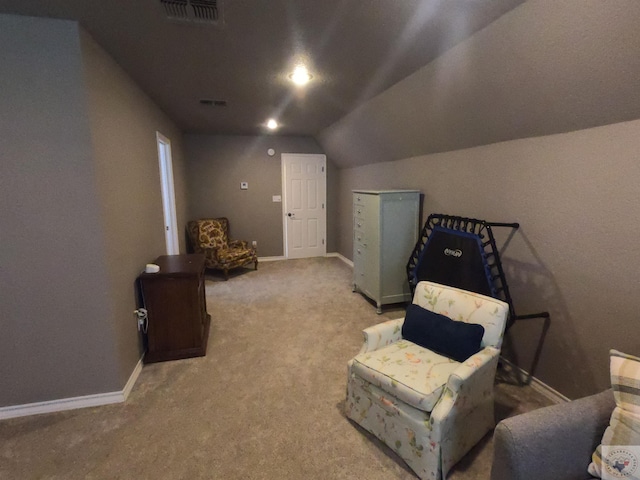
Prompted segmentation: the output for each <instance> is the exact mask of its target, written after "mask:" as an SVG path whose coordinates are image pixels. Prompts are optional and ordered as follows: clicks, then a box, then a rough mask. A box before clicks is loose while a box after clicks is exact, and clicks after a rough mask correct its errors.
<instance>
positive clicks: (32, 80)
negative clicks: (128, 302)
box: [0, 15, 123, 407]
mask: <svg viewBox="0 0 640 480" xmlns="http://www.w3.org/2000/svg"><path fill="white" fill-rule="evenodd" d="M0 51H1V52H2V54H1V56H2V61H1V62H0V69H1V72H2V73H1V74H0V111H2V112H3V113H2V115H0V138H1V139H2V140H1V141H0V158H1V159H2V160H1V161H0V204H1V205H2V208H0V245H1V247H0V324H1V325H2V326H1V333H0V352H1V353H0V358H1V361H0V407H2V406H8V405H17V404H25V403H32V402H38V401H44V400H55V399H59V398H65V397H75V396H80V395H88V394H93V393H100V392H106V391H115V390H119V389H122V387H123V385H122V384H121V382H120V377H119V375H118V373H119V372H118V369H117V364H116V362H115V351H114V345H115V342H114V333H113V331H112V328H111V327H112V326H111V321H110V317H111V314H112V313H113V311H112V303H111V299H110V298H109V291H108V287H106V285H107V281H108V271H107V265H106V263H105V249H106V242H105V231H104V230H103V224H102V222H101V216H102V212H101V206H100V204H99V201H98V198H97V197H96V194H95V174H96V172H95V165H94V162H93V159H92V146H91V132H90V129H89V118H88V116H87V104H86V98H85V95H84V92H85V90H84V85H83V81H82V63H81V55H80V41H79V36H78V27H77V25H76V24H75V23H72V22H67V21H50V20H45V19H34V18H27V17H16V16H6V15H0Z"/></svg>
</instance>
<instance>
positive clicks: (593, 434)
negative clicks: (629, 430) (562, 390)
mask: <svg viewBox="0 0 640 480" xmlns="http://www.w3.org/2000/svg"><path fill="white" fill-rule="evenodd" d="M614 408H615V401H614V398H613V392H612V391H611V390H606V391H604V392H601V393H598V394H596V395H592V396H589V397H585V398H581V399H579V400H574V401H572V402H567V403H563V404H559V405H552V406H550V407H545V408H541V409H539V410H534V411H532V412H528V413H525V414H522V415H517V416H515V417H511V418H507V419H505V420H503V421H501V422H500V423H499V424H498V426H497V427H496V429H495V433H494V437H493V438H494V457H493V467H492V470H491V480H534V479H535V480H585V479H589V478H591V477H590V476H589V474H588V473H587V466H588V465H589V462H591V454H592V453H593V451H594V450H595V448H596V447H597V446H598V444H599V443H600V440H601V439H602V434H603V433H604V431H605V429H606V428H607V426H608V425H609V419H610V417H611V412H613V409H614Z"/></svg>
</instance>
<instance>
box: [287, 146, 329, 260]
mask: <svg viewBox="0 0 640 480" xmlns="http://www.w3.org/2000/svg"><path fill="white" fill-rule="evenodd" d="M326 164H327V157H326V156H325V155H318V154H307V153H283V154H282V186H283V187H282V188H283V197H284V199H283V202H282V209H283V214H284V244H285V257H286V258H306V257H320V256H324V255H326V253H327V246H326V236H327V215H326V201H327V199H326V196H327V185H326V182H327V180H326V179H327V172H326V170H327V165H326Z"/></svg>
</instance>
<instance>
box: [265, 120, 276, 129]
mask: <svg viewBox="0 0 640 480" xmlns="http://www.w3.org/2000/svg"><path fill="white" fill-rule="evenodd" d="M267 128H268V129H269V130H275V129H276V128H278V122H276V121H275V119H273V118H270V119H269V120H268V121H267Z"/></svg>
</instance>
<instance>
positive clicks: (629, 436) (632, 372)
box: [588, 350, 640, 479]
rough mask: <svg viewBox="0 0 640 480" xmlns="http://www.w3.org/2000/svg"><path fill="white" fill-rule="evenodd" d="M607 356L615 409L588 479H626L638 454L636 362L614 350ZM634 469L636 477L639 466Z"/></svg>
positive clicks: (639, 377)
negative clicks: (609, 362)
mask: <svg viewBox="0 0 640 480" xmlns="http://www.w3.org/2000/svg"><path fill="white" fill-rule="evenodd" d="M609 356H610V359H611V367H610V369H611V387H612V388H613V395H614V397H615V400H616V408H615V409H614V410H613V413H612V414H611V420H610V421H609V426H608V427H607V429H606V430H605V432H604V435H603V437H602V442H601V443H600V445H598V448H596V451H595V452H594V453H593V455H592V456H591V463H590V464H589V468H588V470H589V473H590V474H591V475H593V476H594V477H598V478H604V479H609V478H623V477H626V476H628V475H624V474H625V473H631V472H626V470H630V469H631V468H632V467H633V465H632V463H633V460H634V458H635V456H636V455H637V454H638V450H640V358H638V357H634V356H632V355H627V354H624V353H622V352H618V351H617V350H611V351H610V352H609ZM619 447H622V448H619ZM624 447H633V448H624ZM603 456H604V460H603ZM630 460H631V463H630ZM635 460H636V461H637V460H638V459H635ZM603 462H604V465H603ZM635 467H636V472H635V473H636V474H637V473H638V472H639V471H640V466H639V465H637V464H636V465H635ZM631 478H637V477H635V476H633V477H631Z"/></svg>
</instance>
